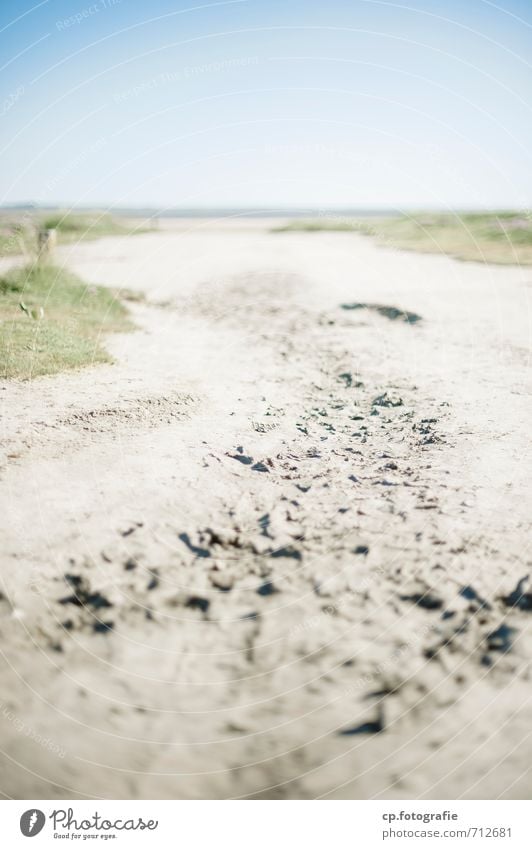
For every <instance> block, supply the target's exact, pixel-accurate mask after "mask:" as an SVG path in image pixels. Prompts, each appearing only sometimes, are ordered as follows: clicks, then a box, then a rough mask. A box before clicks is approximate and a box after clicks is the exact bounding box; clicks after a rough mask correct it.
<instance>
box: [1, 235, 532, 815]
mask: <svg viewBox="0 0 532 849" xmlns="http://www.w3.org/2000/svg"><path fill="white" fill-rule="evenodd" d="M61 260H62V261H64V262H65V263H67V264H68V266H69V267H71V268H73V269H74V270H75V271H77V272H78V273H79V274H80V275H81V276H82V277H84V278H85V279H86V280H88V281H92V282H98V283H108V284H110V285H113V286H117V285H118V286H125V287H127V288H128V289H138V290H139V291H141V292H144V293H145V294H146V298H147V302H146V303H145V304H143V305H142V304H133V306H132V309H133V311H134V315H135V318H136V320H137V323H138V326H139V331H138V332H136V333H133V334H128V335H124V336H115V337H113V338H112V339H109V340H108V342H107V344H108V346H109V347H110V348H111V350H112V351H113V353H114V355H115V356H116V360H117V362H116V365H113V366H98V367H94V368H91V369H87V370H85V371H83V372H78V373H71V374H66V375H63V376H59V377H51V378H44V379H39V380H36V381H34V382H33V383H31V384H28V383H9V384H4V385H1V386H0V397H1V399H2V402H3V403H2V429H1V433H2V437H3V448H4V453H3V457H2V463H1V467H0V483H1V515H2V517H3V530H2V553H1V558H2V568H1V579H2V587H1V589H2V596H1V599H0V634H1V651H2V658H1V667H0V673H1V702H2V704H1V706H0V735H1V750H2V757H1V761H0V789H1V791H2V792H3V794H4V795H5V796H8V797H17V798H20V797H26V798H55V797H58V798H63V797H73V798H77V797H110V798H136V797H138V798H150V797H153V798H235V797H247V798H303V799H304V798H315V797H325V798H373V797H377V798H385V797H386V798H405V799H406V798H456V797H465V798H483V797H487V798H495V797H505V798H524V797H527V798H530V795H531V792H532V775H531V774H530V769H531V762H532V761H531V754H532V740H531V735H532V702H531V700H532V686H531V680H530V678H531V669H530V657H531V656H532V627H531V623H532V583H529V582H528V576H529V574H530V573H531V571H532V568H531V555H530V550H529V549H528V548H527V545H528V540H529V539H530V536H529V531H530V525H529V521H528V520H529V515H530V495H531V493H530V468H529V461H530V453H529V444H528V431H529V423H530V417H531V405H530V394H529V389H530V387H529V368H528V367H529V351H530V328H531V321H530V313H529V304H530V293H531V292H532V289H531V288H530V287H531V283H532V269H528V270H527V269H518V268H513V269H512V268H495V267H484V266H480V265H476V264H466V263H459V262H455V261H453V260H451V259H447V258H440V257H435V256H419V255H415V254H411V253H400V252H395V251H392V250H389V249H383V248H379V247H377V246H376V245H375V244H374V243H373V242H372V241H371V240H369V239H365V238H364V237H357V236H354V235H352V234H342V233H337V234H335V233H322V234H319V233H315V234H304V233H301V234H298V233H285V234H271V233H269V232H268V230H267V228H266V225H265V224H264V223H261V222H258V223H256V224H255V225H254V226H249V225H248V226H247V227H242V226H239V225H238V223H237V224H235V225H234V226H232V227H228V226H227V225H226V226H224V227H223V228H220V227H216V226H213V225H212V223H210V222H202V221H193V222H188V223H187V222H185V223H183V222H182V223H181V224H180V229H177V230H172V229H169V230H167V231H162V232H159V233H150V234H146V235H141V236H137V237H135V238H130V239H127V238H116V239H115V238H113V239H107V240H103V241H100V242H96V243H85V244H82V245H80V246H77V247H71V248H68V249H62V253H61ZM354 304H369V305H373V306H372V308H368V309H365V308H357V309H355V308H352V309H344V308H343V307H342V305H347V306H349V305H351V306H353V305H354ZM375 306H381V307H382V306H386V307H397V308H399V309H400V310H408V311H410V312H411V313H415V314H416V315H418V316H420V317H421V318H420V320H417V321H412V322H408V321H405V320H404V316H402V315H400V316H396V315H395V313H394V312H393V311H391V312H390V311H389V310H388V311H385V312H382V311H380V312H379V311H378V310H377V309H375V308H373V307H375ZM522 579H523V580H522ZM524 579H526V580H524ZM519 582H521V583H519Z"/></svg>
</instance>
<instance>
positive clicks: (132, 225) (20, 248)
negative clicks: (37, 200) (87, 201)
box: [0, 211, 145, 256]
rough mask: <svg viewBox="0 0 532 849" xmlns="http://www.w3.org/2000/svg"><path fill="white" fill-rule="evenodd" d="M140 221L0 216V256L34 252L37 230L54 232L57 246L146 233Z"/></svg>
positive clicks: (51, 215) (63, 215) (104, 217)
mask: <svg viewBox="0 0 532 849" xmlns="http://www.w3.org/2000/svg"><path fill="white" fill-rule="evenodd" d="M139 225H140V222H139V221H129V220H126V219H119V218H115V217H114V216H112V215H110V214H108V213H100V212H91V213H84V214H78V213H67V212H61V211H57V212H52V213H48V214H40V213H21V214H18V215H16V214H12V213H9V214H8V213H5V214H0V256H12V255H13V254H21V253H23V254H26V255H29V256H32V255H34V254H35V252H36V246H37V233H38V231H39V229H40V228H45V229H47V230H56V232H57V240H58V242H59V244H64V243H68V242H75V241H78V240H85V239H100V238H102V237H103V236H124V235H128V234H131V233H142V232H145V228H143V227H140V226H139Z"/></svg>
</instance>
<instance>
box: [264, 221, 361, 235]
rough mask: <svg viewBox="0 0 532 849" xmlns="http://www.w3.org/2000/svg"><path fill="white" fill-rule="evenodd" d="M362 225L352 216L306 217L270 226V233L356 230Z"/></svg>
mask: <svg viewBox="0 0 532 849" xmlns="http://www.w3.org/2000/svg"><path fill="white" fill-rule="evenodd" d="M362 226H363V222H361V221H359V220H357V219H356V218H353V219H352V220H350V219H349V218H308V219H304V218H302V219H301V220H298V221H288V222H287V223H286V224H281V225H279V226H278V227H273V228H272V231H271V232H272V233H289V232H294V231H296V232H299V233H317V232H320V231H323V230H325V231H331V232H349V231H350V232H353V231H355V232H358V231H359V230H360V229H361V228H362Z"/></svg>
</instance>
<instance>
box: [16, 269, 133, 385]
mask: <svg viewBox="0 0 532 849" xmlns="http://www.w3.org/2000/svg"><path fill="white" fill-rule="evenodd" d="M131 329H133V324H132V322H131V320H130V319H129V317H128V311H127V309H126V307H125V306H124V304H123V303H122V302H121V301H120V300H118V299H117V296H116V293H114V292H113V291H112V290H110V289H106V288H105V287H103V286H91V285H88V284H86V283H84V282H83V281H82V280H80V279H79V277H76V276H75V275H74V274H71V273H70V272H68V271H65V270H63V269H60V268H57V267H55V266H53V265H47V264H38V265H35V264H34V265H32V266H28V267H26V268H16V269H12V270H11V271H9V272H8V273H7V274H5V275H4V276H2V277H0V376H1V377H4V378H21V379H29V378H32V377H38V376H40V375H44V374H55V373H57V372H60V371H64V370H66V369H73V368H79V367H81V366H87V365H92V364H95V363H108V362H111V361H112V359H111V357H110V356H109V354H108V353H107V351H106V350H105V349H104V348H103V347H102V344H101V342H102V336H103V335H104V334H106V333H110V332H118V331H127V330H131Z"/></svg>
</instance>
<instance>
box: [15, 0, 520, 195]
mask: <svg viewBox="0 0 532 849" xmlns="http://www.w3.org/2000/svg"><path fill="white" fill-rule="evenodd" d="M0 47H1V49H0V67H1V68H2V71H1V76H0V86H1V92H0V115H1V122H0V148H1V150H2V157H1V159H2V169H1V175H0V203H15V202H19V201H36V202H40V203H50V204H53V203H59V204H68V205H70V204H80V205H88V204H94V205H99V204H105V205H111V204H114V205H117V206H134V205H149V206H185V207H191V206H204V205H208V206H251V207H255V208H257V207H268V206H274V207H280V206H287V205H288V206H298V207H303V208H304V207H314V208H316V207H318V208H321V207H327V206H336V207H338V206H349V207H359V208H360V207H363V208H368V207H375V208H382V207H385V206H393V207H394V208H400V209H412V208H421V207H425V208H428V207H430V208H434V207H438V208H439V207H444V208H445V207H451V208H453V207H454V208H457V207H458V208H464V207H468V208H473V207H491V208H501V207H515V206H519V207H525V208H528V207H529V206H532V143H531V142H532V2H531V0H500V2H497V3H495V2H488V0H466V2H464V0H404V2H402V3H395V2H385V1H384V0H349V2H347V1H346V2H342V0H329V2H324V0H319V2H316V0H234V1H233V2H215V3H205V2H204V3H201V2H196V3H195V2H194V0H184V2H183V0H151V2H148V3H147V2H145V0H143V2H141V0H92V2H91V0H2V3H1V4H0Z"/></svg>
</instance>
